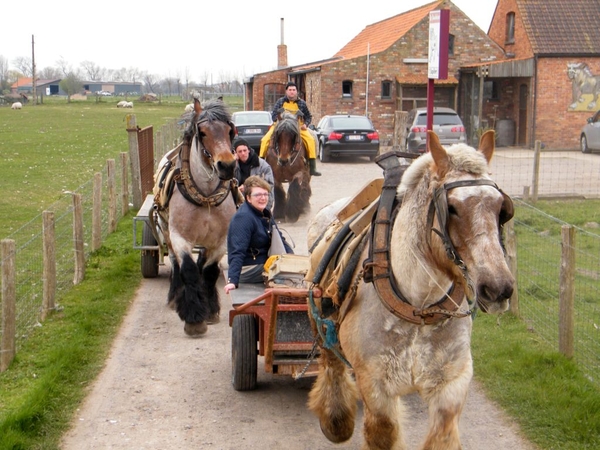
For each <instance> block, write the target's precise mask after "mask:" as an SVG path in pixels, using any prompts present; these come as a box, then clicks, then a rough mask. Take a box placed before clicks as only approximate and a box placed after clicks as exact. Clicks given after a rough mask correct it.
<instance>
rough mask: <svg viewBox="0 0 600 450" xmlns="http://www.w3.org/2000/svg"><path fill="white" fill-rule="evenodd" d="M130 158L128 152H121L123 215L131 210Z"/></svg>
mask: <svg viewBox="0 0 600 450" xmlns="http://www.w3.org/2000/svg"><path fill="white" fill-rule="evenodd" d="M128 164H129V160H128V158H127V153H125V152H123V153H121V180H122V181H121V217H124V216H126V215H127V213H128V212H129V177H128V176H127V174H128V172H129V167H128Z"/></svg>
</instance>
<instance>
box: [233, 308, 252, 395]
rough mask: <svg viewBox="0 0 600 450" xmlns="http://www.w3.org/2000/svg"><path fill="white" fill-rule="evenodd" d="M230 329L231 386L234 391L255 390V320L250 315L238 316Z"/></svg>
mask: <svg viewBox="0 0 600 450" xmlns="http://www.w3.org/2000/svg"><path fill="white" fill-rule="evenodd" d="M231 328H232V329H231V334H232V336H231V384H233V388H234V389H235V390H236V391H251V390H252V389H255V388H256V368H257V360H258V350H257V348H256V319H255V318H254V316H253V315H251V314H239V315H237V316H235V317H234V318H233V325H232V327H231Z"/></svg>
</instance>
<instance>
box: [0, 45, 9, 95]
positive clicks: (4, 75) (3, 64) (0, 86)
mask: <svg viewBox="0 0 600 450" xmlns="http://www.w3.org/2000/svg"><path fill="white" fill-rule="evenodd" d="M8 88H9V84H8V59H6V58H5V57H4V56H2V55H0V94H1V93H2V91H4V90H5V89H8Z"/></svg>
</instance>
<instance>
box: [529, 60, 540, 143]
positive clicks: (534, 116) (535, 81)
mask: <svg viewBox="0 0 600 450" xmlns="http://www.w3.org/2000/svg"><path fill="white" fill-rule="evenodd" d="M533 60H534V61H535V64H534V65H533V82H534V88H535V91H534V93H533V123H532V125H531V134H532V136H531V143H530V144H529V148H532V147H533V146H534V145H535V139H536V138H535V135H536V126H535V124H536V122H537V90H538V77H537V68H538V55H537V54H536V55H535V56H534V58H533Z"/></svg>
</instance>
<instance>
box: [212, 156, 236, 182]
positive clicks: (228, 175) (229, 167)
mask: <svg viewBox="0 0 600 450" xmlns="http://www.w3.org/2000/svg"><path fill="white" fill-rule="evenodd" d="M215 166H216V169H217V174H218V175H219V179H221V180H231V179H232V178H233V174H234V170H235V160H234V161H233V162H229V161H228V162H223V161H218V162H217V163H216V164H215Z"/></svg>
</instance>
